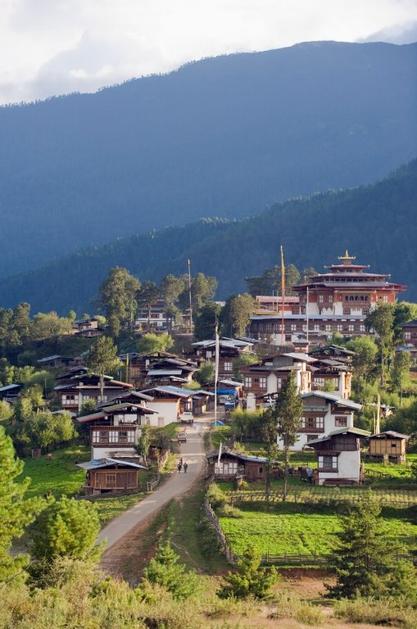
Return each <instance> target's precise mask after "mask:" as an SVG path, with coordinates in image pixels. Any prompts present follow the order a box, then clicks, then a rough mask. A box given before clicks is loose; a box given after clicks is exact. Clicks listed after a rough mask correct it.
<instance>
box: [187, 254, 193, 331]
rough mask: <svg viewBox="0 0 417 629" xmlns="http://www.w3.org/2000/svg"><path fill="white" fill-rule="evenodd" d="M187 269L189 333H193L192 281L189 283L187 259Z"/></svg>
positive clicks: (189, 261)
mask: <svg viewBox="0 0 417 629" xmlns="http://www.w3.org/2000/svg"><path fill="white" fill-rule="evenodd" d="M187 269H188V300H189V311H190V333H191V334H192V333H193V298H192V294H191V288H192V281H191V260H190V258H188V260H187Z"/></svg>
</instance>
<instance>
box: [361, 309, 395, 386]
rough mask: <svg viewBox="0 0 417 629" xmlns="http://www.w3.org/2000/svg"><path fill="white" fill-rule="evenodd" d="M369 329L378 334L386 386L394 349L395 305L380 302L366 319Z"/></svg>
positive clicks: (383, 380)
mask: <svg viewBox="0 0 417 629" xmlns="http://www.w3.org/2000/svg"><path fill="white" fill-rule="evenodd" d="M365 325H366V327H367V328H368V330H374V331H375V332H376V334H377V339H378V345H379V353H380V361H381V384H382V385H383V386H384V385H385V381H386V375H387V366H388V362H389V360H390V358H391V356H392V352H393V350H394V306H393V305H392V304H385V303H380V304H378V306H377V307H376V308H375V310H372V311H371V312H370V313H369V314H368V316H367V317H366V319H365Z"/></svg>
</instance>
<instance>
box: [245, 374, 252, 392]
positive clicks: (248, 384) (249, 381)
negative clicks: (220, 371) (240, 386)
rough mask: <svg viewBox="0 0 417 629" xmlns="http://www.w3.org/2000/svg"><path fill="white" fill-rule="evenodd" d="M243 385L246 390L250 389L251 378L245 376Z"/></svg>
mask: <svg viewBox="0 0 417 629" xmlns="http://www.w3.org/2000/svg"><path fill="white" fill-rule="evenodd" d="M244 385H245V388H246V389H250V388H251V386H252V378H251V377H250V376H245V381H244Z"/></svg>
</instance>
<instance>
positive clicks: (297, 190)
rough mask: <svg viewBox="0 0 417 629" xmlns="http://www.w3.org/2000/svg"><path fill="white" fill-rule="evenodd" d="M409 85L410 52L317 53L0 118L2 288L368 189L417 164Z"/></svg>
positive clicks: (327, 45)
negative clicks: (223, 221)
mask: <svg viewBox="0 0 417 629" xmlns="http://www.w3.org/2000/svg"><path fill="white" fill-rule="evenodd" d="M416 76H417V45H416V44H411V45H405V46H395V45H392V44H383V43H368V44H348V43H336V42H314V43H306V44H299V45H296V46H293V47H291V48H286V49H280V50H273V51H267V52H261V53H250V54H236V55H230V56H223V57H217V58H214V59H207V60H203V61H199V62H197V63H193V64H188V65H186V66H184V67H182V68H180V70H178V71H176V72H173V73H171V74H168V75H165V76H153V77H147V78H141V79H138V80H133V81H130V82H128V83H126V84H124V85H119V86H115V87H112V88H109V89H105V90H102V91H101V92H99V93H97V94H83V95H77V94H75V95H70V96H65V97H61V98H53V99H50V100H48V101H45V102H39V103H35V104H33V105H24V106H13V107H3V108H1V109H0V137H1V147H0V190H1V192H0V217H1V233H0V248H1V251H2V264H1V269H0V274H1V275H2V276H3V277H5V276H7V275H11V274H12V273H16V272H21V271H27V270H30V269H32V268H34V266H35V265H36V266H38V265H40V264H43V263H44V262H46V261H48V260H51V259H53V257H55V256H57V255H63V254H66V253H69V252H72V251H75V250H76V249H78V248H79V247H83V246H90V245H93V244H100V243H105V242H108V241H110V240H112V239H114V238H117V237H120V236H126V235H130V234H131V233H138V232H143V231H146V230H149V229H153V228H161V227H165V226H169V225H179V224H185V223H187V222H190V221H193V220H196V219H198V218H200V217H203V216H227V217H242V216H247V215H250V214H253V213H254V212H258V211H260V210H262V209H263V208H265V206H267V205H269V204H271V203H274V202H277V201H283V200H285V199H288V198H290V197H292V196H294V195H301V194H310V193H314V192H320V191H325V190H327V189H329V188H336V189H337V188H342V187H343V188H346V187H351V186H357V185H359V184H366V183H369V182H371V181H374V180H376V179H377V178H379V177H382V176H384V175H386V174H387V173H388V172H389V171H390V170H392V169H393V168H396V167H397V166H398V165H399V164H401V163H404V162H407V161H409V160H410V159H412V158H413V157H414V156H415V155H416V154H417V116H416V115H415V112H416V111H417V82H416V80H415V78H416ZM315 204H316V205H315V206H313V207H312V209H316V207H317V201H316V202H315ZM286 207H287V209H288V211H292V210H293V209H294V210H297V209H298V206H297V205H295V206H294V207H292V206H291V205H290V206H286ZM364 209H365V208H364ZM294 216H295V219H294V220H296V221H298V222H299V221H300V218H299V217H298V215H297V214H294ZM324 225H326V223H324ZM319 226H320V227H323V223H320V225H319ZM326 226H327V225H326ZM206 229H207V228H204V233H205V234H206V233H207V232H206ZM187 233H189V234H190V235H191V237H192V240H194V239H198V238H199V235H200V228H198V227H195V228H194V231H191V232H190V231H188V232H187ZM175 246H176V247H177V248H178V249H179V247H180V246H181V241H178V242H177V243H175ZM206 257H207V254H204V256H203V255H202V263H203V262H204V261H205V258H206ZM210 257H212V256H210ZM206 263H207V262H206ZM247 264H249V263H247ZM235 281H236V279H235V278H233V279H232V282H235ZM64 299H66V298H64ZM64 299H63V302H64Z"/></svg>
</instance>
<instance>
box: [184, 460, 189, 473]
mask: <svg viewBox="0 0 417 629" xmlns="http://www.w3.org/2000/svg"><path fill="white" fill-rule="evenodd" d="M187 470H188V463H184V474H186V473H187Z"/></svg>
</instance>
